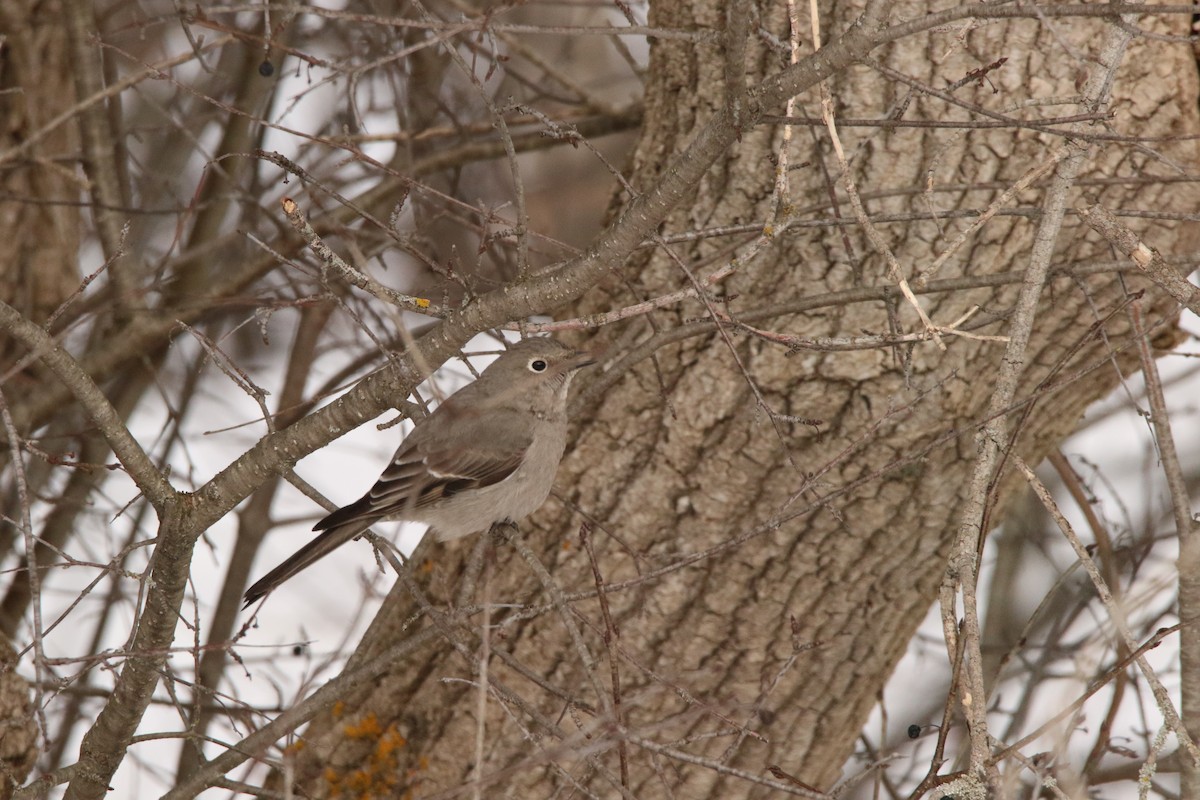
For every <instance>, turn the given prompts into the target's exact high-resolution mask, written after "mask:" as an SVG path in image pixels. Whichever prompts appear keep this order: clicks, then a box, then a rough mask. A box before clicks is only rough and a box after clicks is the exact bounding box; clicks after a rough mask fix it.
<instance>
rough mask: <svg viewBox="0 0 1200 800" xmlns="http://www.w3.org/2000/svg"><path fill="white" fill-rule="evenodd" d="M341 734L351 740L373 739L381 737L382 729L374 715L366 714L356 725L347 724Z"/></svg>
mask: <svg viewBox="0 0 1200 800" xmlns="http://www.w3.org/2000/svg"><path fill="white" fill-rule="evenodd" d="M342 732H343V733H344V734H346V736H347V737H349V738H351V739H373V738H377V737H379V736H382V735H383V728H382V727H380V725H379V720H378V719H376V718H375V715H374V714H367V715H366V716H365V717H363V718H362V719H361V720H359V721H358V724H355V723H352V722H351V723H347V724H346V727H344V728H343V729H342Z"/></svg>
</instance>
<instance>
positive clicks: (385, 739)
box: [375, 726, 408, 758]
mask: <svg viewBox="0 0 1200 800" xmlns="http://www.w3.org/2000/svg"><path fill="white" fill-rule="evenodd" d="M406 744H408V742H407V741H406V740H405V738H404V737H403V736H401V735H400V732H399V731H397V730H396V729H395V727H394V726H388V729H387V731H386V732H385V733H384V734H383V736H380V737H379V745H378V746H377V747H376V748H375V752H376V753H378V754H379V756H380V757H381V758H388V757H391V756H392V753H393V751H395V750H399V749H400V748H401V747H404V745H406Z"/></svg>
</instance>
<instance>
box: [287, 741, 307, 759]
mask: <svg viewBox="0 0 1200 800" xmlns="http://www.w3.org/2000/svg"><path fill="white" fill-rule="evenodd" d="M303 749H304V740H303V739H297V740H296V741H294V742H292V743H291V744H289V745H288V746H287V747H285V748H283V752H284V754H285V755H289V756H291V755H295V754H296V753H299V752H300V751H301V750H303Z"/></svg>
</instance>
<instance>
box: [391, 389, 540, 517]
mask: <svg viewBox="0 0 1200 800" xmlns="http://www.w3.org/2000/svg"><path fill="white" fill-rule="evenodd" d="M515 413H516V412H515V411H514V412H507V413H505V412H497V411H494V412H492V413H489V414H486V415H479V416H476V415H473V414H463V415H455V418H454V419H453V427H451V428H450V429H449V430H443V431H442V432H441V435H437V436H420V435H417V434H419V433H421V432H422V431H415V432H414V434H413V435H410V436H409V438H408V439H406V440H405V441H404V443H403V445H401V447H400V449H399V450H398V451H397V452H396V455H395V457H394V458H393V459H392V463H391V464H389V465H388V467H387V469H385V470H384V471H383V474H382V475H380V476H379V481H378V482H377V483H376V484H375V485H374V486H373V487H371V491H370V493H369V495H368V496H369V497H370V499H371V505H372V506H373V507H374V508H377V509H382V508H394V509H396V511H399V510H400V509H402V508H404V507H406V506H407V507H410V508H414V507H415V508H420V507H422V506H426V505H429V504H430V503H433V502H435V501H437V500H439V499H441V498H444V497H450V496H451V495H454V494H457V493H458V492H462V491H466V490H470V489H476V488H480V487H483V486H491V485H492V484H495V483H499V482H500V481H502V480H504V479H505V478H507V477H508V476H509V475H511V474H513V473H514V472H516V470H517V468H518V467H519V466H521V461H522V460H524V458H525V452H526V451H527V450H528V449H529V445H530V443H531V441H532V436H531V435H530V434H529V433H527V432H525V430H524V429H525V428H528V426H521V425H519V424H518V425H513V424H510V421H509V420H507V419H506V417H507V416H509V415H510V414H515Z"/></svg>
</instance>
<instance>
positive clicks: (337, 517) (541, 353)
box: [245, 339, 595, 607]
mask: <svg viewBox="0 0 1200 800" xmlns="http://www.w3.org/2000/svg"><path fill="white" fill-rule="evenodd" d="M594 363H595V361H594V360H593V359H592V358H591V357H590V356H588V355H587V354H585V353H581V352H579V351H577V350H572V349H571V348H570V347H567V346H566V345H564V344H561V343H560V342H556V341H555V340H553V339H525V340H524V341H521V342H519V343H517V344H514V345H513V346H512V347H510V348H509V349H508V350H507V351H506V352H504V353H503V354H502V355H501V356H500V357H498V358H497V359H496V360H495V361H493V362H492V363H491V364H489V365H488V367H487V369H485V370H484V371H483V374H482V375H480V376H479V379H478V380H476V381H475V382H474V383H471V384H468V385H467V386H465V387H463V388H462V389H460V390H459V391H457V392H455V393H454V394H453V395H451V396H450V397H449V398H447V399H446V400H445V401H444V402H443V403H442V404H441V405H440V406H438V407H437V409H436V410H434V412H433V413H432V414H430V415H429V416H427V417H424V418H423V419H420V420H417V424H416V427H414V428H413V430H412V432H411V433H410V434H408V436H407V437H405V439H404V441H403V442H401V443H400V449H398V450H397V451H396V455H394V456H393V457H392V461H391V463H390V464H388V466H387V469H385V470H384V471H383V474H382V475H380V476H379V480H378V481H376V483H375V485H374V486H372V487H371V490H370V491H369V492H367V493H366V494H365V495H363V496H362V497H361V498H359V499H358V500H356V501H355V502H353V503H351V504H350V505H348V506H345V507H343V508H339V509H338V510H337V511H334V512H333V513H332V514H330V515H329V516H327V517H325V518H324V519H322V520H321V521H320V522H318V523H317V524H316V525H315V526H314V527H313V530H315V531H321V534H320V535H319V536H317V537H316V538H315V539H313V540H312V541H311V542H309V543H308V544H306V545H305V546H304V547H302V548H300V549H299V550H298V551H297V552H296V553H295V554H293V555H292V556H291V557H290V558H288V559H287V560H286V561H284V562H283V563H282V564H280V565H279V566H278V567H276V568H275V569H273V570H271V571H270V572H268V573H267V574H266V575H264V576H263V577H262V578H261V579H260V580H259V581H258V582H257V583H255V584H254V585H253V586H251V587H250V588H249V589H247V590H246V595H245V600H246V606H247V607H248V606H249V605H250V604H251V603H253V602H255V601H256V600H258V599H259V598H261V597H263V596H265V595H266V594H267V593H268V592H270V591H271V590H272V589H274V588H275V587H277V586H279V585H280V584H281V583H283V582H284V581H286V580H287V579H288V578H291V577H292V576H293V575H295V574H296V573H297V572H299V571H300V570H302V569H304V568H305V567H307V566H308V565H310V564H312V563H313V562H314V561H316V560H317V559H319V558H321V557H322V556H324V555H326V554H327V553H330V552H332V551H333V550H334V549H335V548H338V547H340V546H341V545H343V544H345V543H346V542H348V541H350V540H351V539H354V538H356V537H358V536H359V535H361V534H362V533H363V532H364V531H365V530H367V529H368V528H370V527H371V526H372V525H374V524H375V523H376V522H379V521H381V520H385V519H404V520H410V521H412V522H424V523H426V524H428V525H429V526H430V529H431V530H432V531H433V532H434V534H435V535H436V536H437V538H438V539H439V540H441V541H445V540H447V539H456V538H458V537H460V536H466V535H467V534H470V533H475V532H477V531H482V530H486V529H488V528H490V527H491V526H492V525H493V524H494V523H497V522H516V521H518V520H520V519H521V518H523V517H525V516H527V515H528V514H531V513H532V512H534V511H535V510H537V508H538V507H539V506H541V504H542V503H543V502H545V500H546V497H547V496H548V495H549V494H550V487H551V485H552V484H553V483H554V475H555V473H556V472H557V471H558V462H559V461H561V460H562V455H563V449H564V448H565V447H566V442H567V390H568V389H569V388H570V385H571V379H572V378H573V377H575V374H576V373H577V372H578V371H579V370H580V369H582V368H583V367H586V366H588V365H589V364H594Z"/></svg>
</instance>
